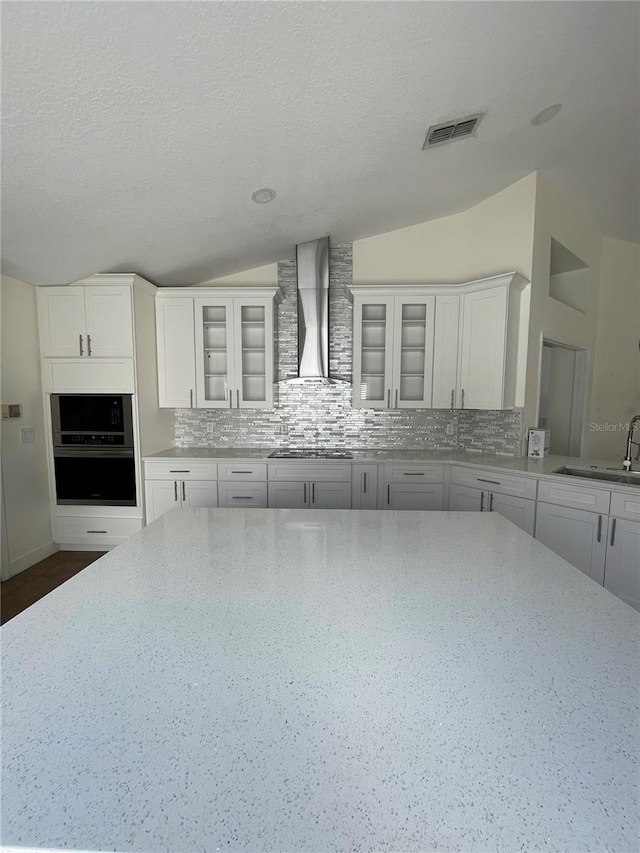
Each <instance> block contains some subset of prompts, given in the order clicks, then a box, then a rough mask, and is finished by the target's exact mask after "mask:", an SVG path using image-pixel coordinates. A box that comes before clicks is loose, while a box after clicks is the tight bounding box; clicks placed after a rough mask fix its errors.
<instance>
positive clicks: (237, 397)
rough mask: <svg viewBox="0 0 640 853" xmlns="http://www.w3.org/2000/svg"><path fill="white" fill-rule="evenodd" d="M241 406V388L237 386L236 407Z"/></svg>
mask: <svg viewBox="0 0 640 853" xmlns="http://www.w3.org/2000/svg"><path fill="white" fill-rule="evenodd" d="M239 408H240V390H239V389H238V388H236V409H239Z"/></svg>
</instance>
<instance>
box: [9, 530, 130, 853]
mask: <svg viewBox="0 0 640 853" xmlns="http://www.w3.org/2000/svg"><path fill="white" fill-rule="evenodd" d="M115 547H116V546H115V545H85V544H84V543H83V544H82V545H78V544H68V545H67V544H65V543H64V542H62V543H61V544H60V545H58V548H57V549H56V550H58V549H59V550H60V551H111V549H112V548H115ZM0 853H4V851H0Z"/></svg>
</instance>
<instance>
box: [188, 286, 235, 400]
mask: <svg viewBox="0 0 640 853" xmlns="http://www.w3.org/2000/svg"><path fill="white" fill-rule="evenodd" d="M193 304H194V316H195V352H196V401H197V407H198V408H199V409H231V408H237V403H238V399H237V397H238V394H239V391H238V388H237V386H236V384H235V377H234V370H233V365H234V342H233V300H232V299H205V298H202V299H194V301H193Z"/></svg>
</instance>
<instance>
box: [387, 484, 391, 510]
mask: <svg viewBox="0 0 640 853" xmlns="http://www.w3.org/2000/svg"><path fill="white" fill-rule="evenodd" d="M390 503H391V486H387V506H389V504H390Z"/></svg>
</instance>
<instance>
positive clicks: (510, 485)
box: [451, 465, 537, 499]
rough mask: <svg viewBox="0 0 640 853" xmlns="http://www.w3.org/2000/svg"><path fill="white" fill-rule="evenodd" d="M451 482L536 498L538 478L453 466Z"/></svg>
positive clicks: (504, 493)
mask: <svg viewBox="0 0 640 853" xmlns="http://www.w3.org/2000/svg"><path fill="white" fill-rule="evenodd" d="M451 482H452V483H454V484H455V485H457V486H472V487H473V488H474V489H485V490H486V491H488V492H494V493H495V494H497V495H514V496H515V497H518V498H530V499H535V496H536V487H537V480H535V479H533V478H532V477H517V476H514V475H512V474H497V473H494V472H493V471H486V470H484V469H482V470H478V469H477V468H464V467H462V466H461V465H452V466H451Z"/></svg>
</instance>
